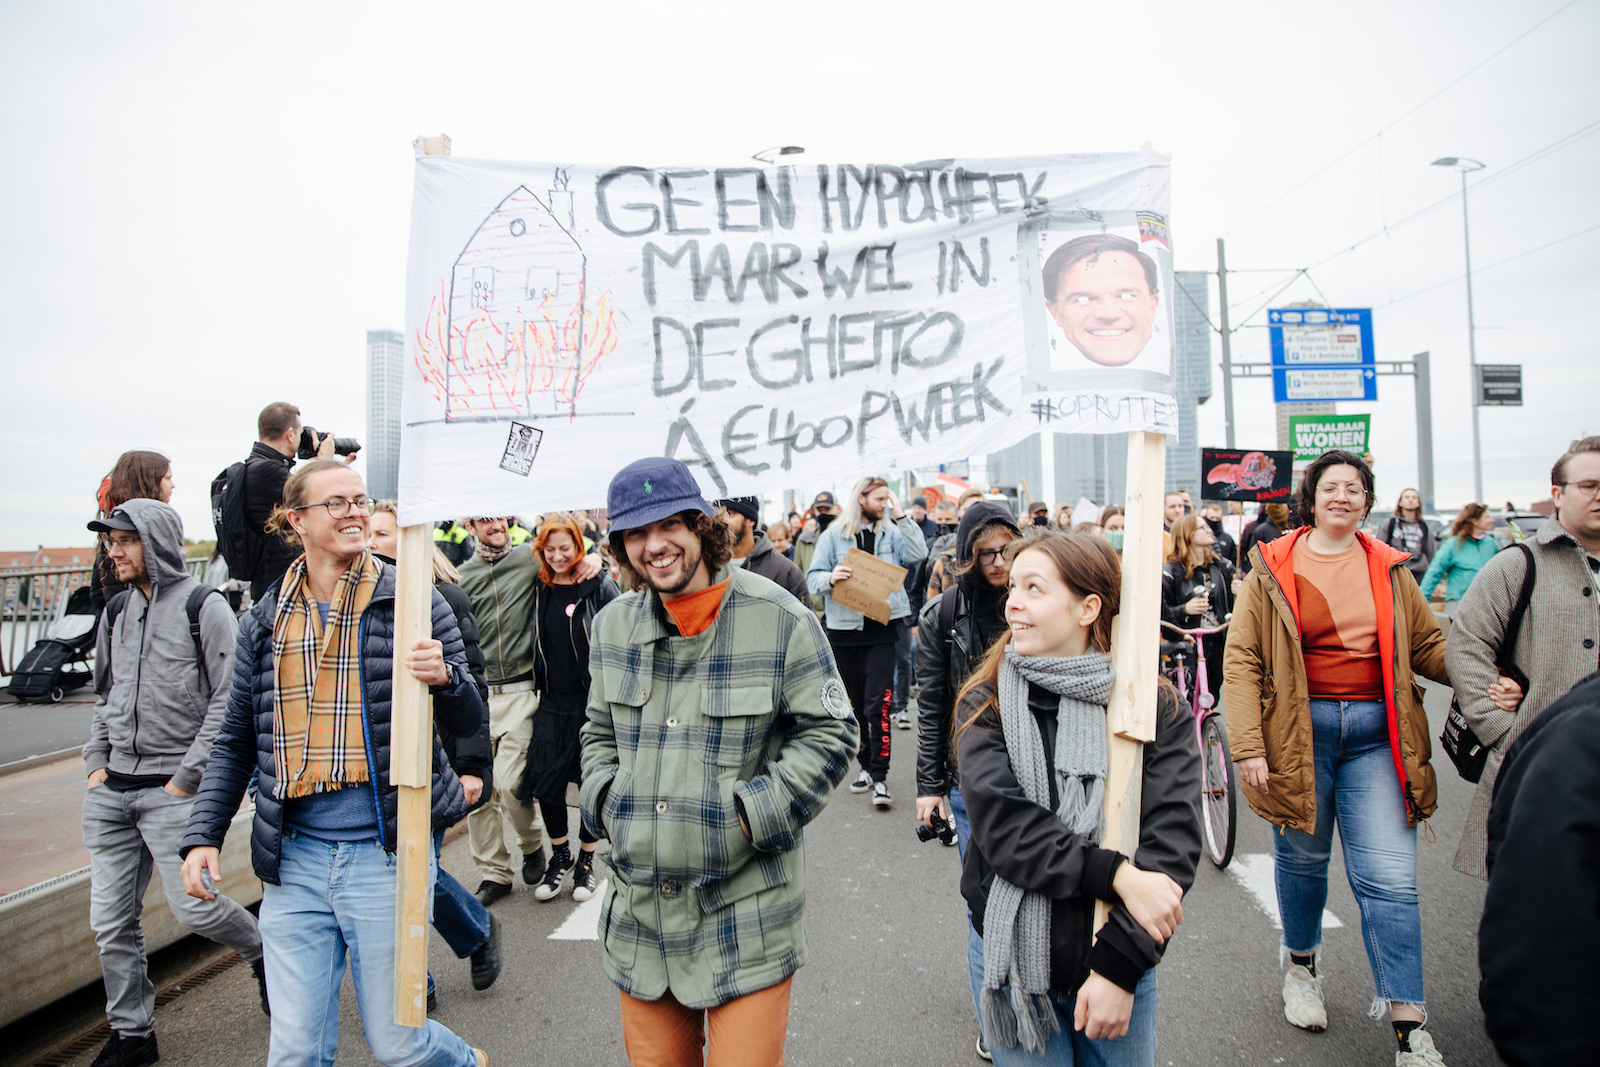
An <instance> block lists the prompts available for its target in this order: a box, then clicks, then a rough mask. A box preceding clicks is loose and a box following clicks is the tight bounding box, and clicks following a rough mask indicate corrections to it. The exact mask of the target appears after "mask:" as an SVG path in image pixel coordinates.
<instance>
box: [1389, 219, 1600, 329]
mask: <svg viewBox="0 0 1600 1067" xmlns="http://www.w3.org/2000/svg"><path fill="white" fill-rule="evenodd" d="M1596 230H1600V222H1597V223H1595V224H1594V225H1593V226H1588V227H1585V228H1584V229H1581V230H1574V231H1573V232H1572V233H1569V234H1567V235H1566V236H1564V237H1557V238H1556V239H1555V240H1554V241H1548V242H1546V243H1545V244H1542V245H1540V246H1539V247H1537V248H1530V249H1528V250H1527V251H1526V252H1518V253H1517V254H1516V255H1514V256H1507V257H1506V258H1505V259H1497V260H1495V261H1494V262H1493V263H1490V264H1489V265H1488V266H1484V267H1473V268H1472V273H1473V274H1474V275H1478V274H1482V273H1483V272H1484V271H1486V270H1493V269H1494V268H1496V267H1501V266H1504V265H1505V264H1507V263H1510V262H1512V261H1514V260H1518V259H1525V258H1527V257H1528V256H1531V255H1535V254H1536V253H1539V252H1543V251H1544V250H1545V249H1547V248H1554V247H1555V246H1556V245H1558V244H1562V243H1564V242H1566V241H1570V240H1572V239H1573V238H1575V237H1582V236H1583V235H1584V234H1586V233H1593V232H1594V231H1596ZM1465 277H1466V275H1465V274H1457V275H1456V276H1455V277H1453V278H1446V279H1445V280H1444V281H1442V282H1435V283H1434V284H1433V285H1430V286H1428V287H1427V288H1424V289H1418V290H1417V291H1416V292H1414V293H1407V294H1406V295H1405V296H1397V297H1395V298H1394V299H1393V300H1391V301H1389V302H1388V303H1387V304H1375V305H1374V307H1381V308H1386V307H1390V306H1391V305H1394V304H1399V303H1401V302H1403V301H1406V300H1410V299H1411V298H1412V297H1416V296H1421V295H1423V294H1424V293H1431V292H1433V291H1434V290H1435V289H1442V288H1444V287H1445V286H1447V285H1453V284H1455V283H1456V282H1459V281H1460V280H1461V279H1463V278H1465ZM1483 328H1484V327H1482V326H1479V327H1478V329H1480V330H1481V329H1483Z"/></svg>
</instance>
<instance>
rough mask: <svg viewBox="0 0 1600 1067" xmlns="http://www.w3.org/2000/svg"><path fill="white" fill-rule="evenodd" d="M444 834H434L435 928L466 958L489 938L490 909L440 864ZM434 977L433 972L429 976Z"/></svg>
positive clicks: (453, 950) (451, 948) (458, 955)
mask: <svg viewBox="0 0 1600 1067" xmlns="http://www.w3.org/2000/svg"><path fill="white" fill-rule="evenodd" d="M443 841H444V834H443V833H442V832H441V833H436V834H434V835H433V864H434V871H433V928H434V929H435V930H437V931H439V936H440V937H442V938H444V943H445V944H447V945H449V946H450V951H451V952H454V953H455V954H456V959H458V960H464V959H466V958H467V957H468V956H470V955H472V954H473V953H474V952H476V951H478V950H479V949H480V948H482V947H483V945H484V942H486V941H488V940H489V909H488V908H486V907H484V906H483V904H482V903H481V902H480V901H479V900H478V898H477V897H475V896H473V895H472V894H471V893H469V892H467V887H466V886H464V885H462V884H461V883H460V882H458V881H456V879H455V876H454V875H452V874H451V873H450V872H449V871H447V870H445V869H444V868H443V867H440V866H439V847H440V845H441V844H442V843H443ZM429 977H430V978H431V977H432V976H431V975H430V976H429Z"/></svg>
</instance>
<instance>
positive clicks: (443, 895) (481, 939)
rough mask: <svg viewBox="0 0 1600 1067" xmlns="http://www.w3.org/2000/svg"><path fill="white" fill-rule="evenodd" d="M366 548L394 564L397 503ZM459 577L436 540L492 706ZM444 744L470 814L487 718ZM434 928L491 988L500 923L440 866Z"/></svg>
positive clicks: (387, 506)
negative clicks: (471, 729)
mask: <svg viewBox="0 0 1600 1067" xmlns="http://www.w3.org/2000/svg"><path fill="white" fill-rule="evenodd" d="M367 547H368V548H369V549H371V550H372V554H373V555H374V556H377V557H378V558H379V559H380V560H382V561H383V562H385V563H388V564H390V565H393V564H394V562H395V557H396V553H398V551H399V549H400V518H399V515H398V513H397V510H396V507H395V502H394V501H393V500H380V501H378V502H377V503H376V504H374V505H373V506H372V517H371V518H369V519H368V520H367ZM460 583H461V575H460V574H458V573H457V572H456V569H455V566H454V565H453V564H452V563H451V562H450V558H449V557H448V556H446V555H445V554H444V552H443V551H442V550H441V549H440V547H439V542H438V541H437V540H435V541H434V542H433V587H434V588H435V589H437V590H439V593H440V594H441V595H442V596H443V597H444V599H445V602H446V603H448V604H449V605H450V610H451V611H452V612H454V613H455V617H456V625H457V626H458V627H459V628H460V629H461V644H462V647H463V650H464V652H465V654H466V657H467V673H468V674H470V675H472V684H473V686H474V687H475V688H476V689H477V690H478V696H480V697H482V698H483V702H484V704H485V705H487V704H488V703H489V683H488V681H487V680H486V678H485V676H484V668H485V666H486V661H485V660H484V658H483V649H482V648H481V647H480V646H479V644H478V622H477V620H476V619H474V618H473V617H472V603H471V601H469V600H468V599H467V594H466V592H465V591H464V590H463V589H462V588H461V584H460ZM434 732H435V734H436V735H437V736H438V738H439V741H440V743H441V744H443V745H444V754H445V758H446V759H447V760H448V761H449V762H450V767H451V769H452V770H454V771H455V772H456V777H457V778H459V779H461V792H462V793H463V794H465V796H466V798H467V810H468V811H471V810H472V809H474V808H477V807H479V806H480V805H482V804H483V802H484V801H485V800H487V799H488V797H489V796H490V794H491V793H492V792H493V791H494V749H493V747H492V745H491V744H490V742H489V717H488V716H487V715H485V716H484V718H483V723H482V724H481V725H480V726H479V727H478V732H477V733H475V734H472V735H470V736H468V737H457V736H455V735H454V734H452V733H449V732H448V731H445V730H435V731H434ZM443 844H444V833H443V831H439V832H436V833H435V834H434V835H433V855H434V860H435V862H436V863H437V861H438V858H439V850H440V848H441V847H442V846H443ZM433 928H434V929H435V930H437V931H439V936H440V937H442V938H444V941H445V944H447V945H449V946H450V951H451V952H454V953H455V954H456V959H458V960H464V959H468V958H469V957H470V958H471V960H472V988H474V989H488V988H489V987H490V986H492V985H494V980H495V979H496V978H498V977H499V976H500V963H501V953H500V920H499V919H496V918H495V917H494V916H492V915H491V914H490V913H489V909H488V908H486V907H484V906H483V905H482V904H481V903H480V902H479V901H478V898H477V897H475V896H473V895H472V894H471V893H470V892H469V891H468V890H467V887H466V886H464V885H462V884H461V882H460V881H459V880H457V878H456V877H455V875H453V874H451V873H450V872H449V871H447V870H445V869H444V866H443V865H442V864H438V870H437V877H436V878H434V880H433ZM437 1006H438V995H437V993H436V992H435V990H434V983H433V972H432V971H431V970H430V971H429V972H428V1010H429V1011H432V1010H433V1009H434V1008H435V1007H437Z"/></svg>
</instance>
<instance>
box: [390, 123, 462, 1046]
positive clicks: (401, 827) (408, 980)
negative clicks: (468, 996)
mask: <svg viewBox="0 0 1600 1067" xmlns="http://www.w3.org/2000/svg"><path fill="white" fill-rule="evenodd" d="M419 140H420V141H421V142H422V149H423V153H424V154H426V155H430V156H445V155H449V154H450V138H448V137H446V136H444V135H442V134H441V135H440V136H438V137H423V138H419ZM395 563H396V569H397V570H398V575H397V577H396V580H395V590H394V674H393V676H392V677H393V683H392V684H393V690H392V696H391V698H390V699H391V704H390V708H391V712H390V714H391V718H390V724H389V730H390V732H389V784H390V785H392V786H394V787H395V788H396V789H397V791H398V793H399V818H398V838H399V840H398V841H397V842H396V845H395V866H396V878H397V884H396V886H395V909H394V1021H395V1022H396V1023H398V1024H399V1025H401V1026H426V1025H427V1023H428V904H429V901H430V899H431V897H432V895H433V894H432V892H431V888H430V886H429V874H430V872H431V869H432V866H433V826H432V820H431V813H432V808H433V698H432V697H431V696H429V695H428V687H427V685H426V683H424V682H420V681H418V680H417V679H415V678H413V677H411V673H410V672H409V671H408V670H406V666H405V660H406V654H407V653H408V652H410V651H411V647H412V646H413V645H415V644H416V643H417V641H418V640H420V639H423V638H429V637H432V636H433V530H432V529H431V528H430V527H429V526H427V525H425V524H424V525H419V526H406V527H404V528H402V529H401V531H400V552H399V556H398V558H397V559H396V560H395Z"/></svg>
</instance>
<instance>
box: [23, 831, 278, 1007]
mask: <svg viewBox="0 0 1600 1067" xmlns="http://www.w3.org/2000/svg"><path fill="white" fill-rule="evenodd" d="M254 815H255V806H254V805H253V804H252V805H248V806H246V807H244V808H242V809H240V811H239V814H238V815H236V816H234V819H233V824H232V826H231V827H230V828H229V833H228V837H227V840H226V842H225V843H224V844H223V848H222V871H223V884H224V885H225V886H226V888H227V892H228V895H229V896H230V897H232V898H233V899H234V900H237V901H238V902H239V903H240V904H245V905H249V904H254V903H255V902H256V901H258V900H260V899H261V881H260V880H259V879H258V878H256V875H255V871H254V870H253V869H252V868H251V866H250V820H251V819H252V818H253V817H254ZM187 936H188V931H187V930H185V929H184V928H183V927H182V926H181V925H179V923H178V920H176V919H174V918H173V917H172V912H171V911H169V910H168V909H167V897H166V893H165V891H164V890H163V889H162V888H161V876H160V874H157V875H155V876H154V877H153V878H151V879H150V888H149V890H148V891H146V893H145V895H144V947H145V952H147V953H151V952H156V951H158V950H160V949H163V948H166V947H167V946H168V945H171V944H173V943H174V942H176V941H179V940H181V939H182V938H184V937H187ZM98 981H100V951H99V949H98V948H96V947H95V943H94V931H93V930H92V929H90V928H89V868H87V867H81V868H79V869H78V870H76V871H71V872H69V873H67V874H63V875H60V876H58V877H55V878H51V879H49V880H48V881H44V882H40V883H38V884H37V885H32V886H29V887H28V888H26V889H20V890H18V891H17V892H15V893H8V894H6V895H5V896H3V897H0V1026H7V1025H10V1024H11V1023H13V1022H16V1021H17V1020H18V1019H20V1018H22V1017H23V1016H24V1015H27V1014H28V1013H30V1012H33V1011H37V1010H38V1009H39V1008H42V1007H44V1006H45V1005H47V1004H50V1003H52V1002H53V1001H56V1000H58V999H60V998H61V997H64V996H66V995H67V994H69V993H72V992H75V991H76V990H78V989H81V988H82V987H84V986H86V985H90V984H92V983H95V982H98Z"/></svg>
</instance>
